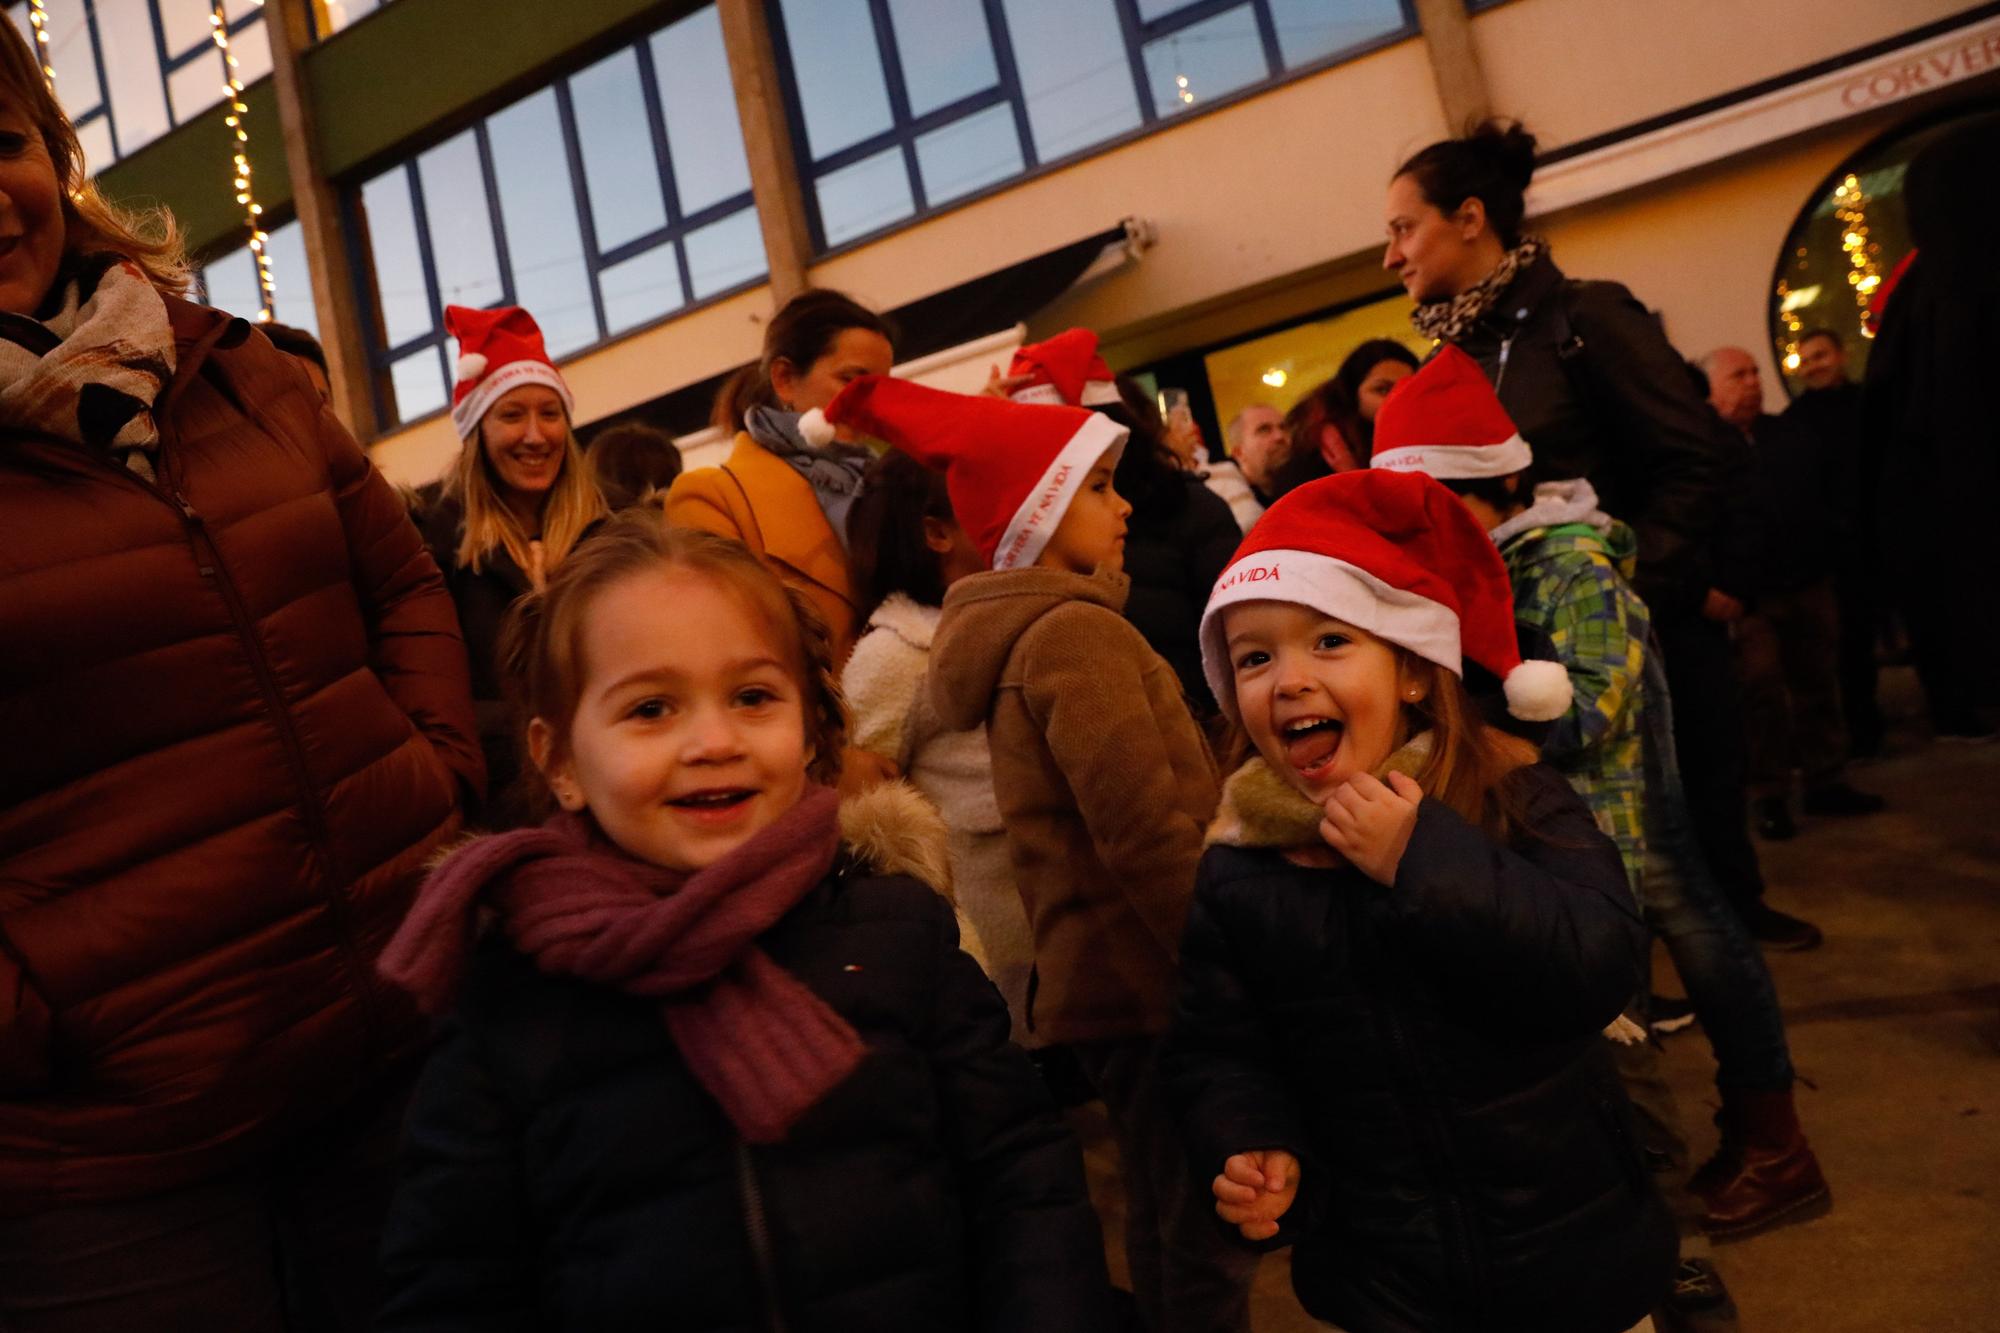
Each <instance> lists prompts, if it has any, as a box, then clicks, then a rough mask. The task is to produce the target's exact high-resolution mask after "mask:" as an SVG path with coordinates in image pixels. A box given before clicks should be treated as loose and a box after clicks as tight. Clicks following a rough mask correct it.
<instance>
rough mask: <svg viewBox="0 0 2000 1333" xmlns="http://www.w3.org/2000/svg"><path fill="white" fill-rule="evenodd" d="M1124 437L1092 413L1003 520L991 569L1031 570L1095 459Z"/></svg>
mask: <svg viewBox="0 0 2000 1333" xmlns="http://www.w3.org/2000/svg"><path fill="white" fill-rule="evenodd" d="M1127 434H1128V432H1127V431H1126V429H1125V428H1124V427H1123V426H1121V425H1119V424H1118V423H1117V422H1115V421H1113V420H1112V419H1111V418H1110V417H1107V416H1103V415H1100V414H1099V413H1096V412H1093V413H1091V414H1090V416H1089V418H1088V419H1087V420H1085V421H1084V423H1083V424H1082V425H1081V426H1079V427H1077V431H1076V434H1074V435H1072V436H1070V437H1069V440H1068V441H1067V442H1066V443H1065V444H1064V445H1063V447H1062V449H1061V450H1060V451H1059V452H1058V453H1057V454H1056V456H1055V457H1054V458H1053V459H1051V460H1050V462H1049V465H1048V467H1047V468H1046V469H1044V470H1043V472H1042V477H1041V480H1040V481H1037V482H1036V483H1035V485H1034V488H1033V489H1032V490H1030V491H1029V492H1028V496H1027V498H1026V499H1025V500H1023V501H1021V505H1020V508H1018V509H1016V510H1015V511H1014V517H1013V518H1011V519H1009V520H1008V522H1007V530H1006V531H1005V532H1003V533H1001V534H1000V545H999V546H997V547H995V548H994V551H993V568H995V569H1020V568H1023V567H1024V566H1027V565H1032V564H1034V563H1035V560H1036V558H1037V557H1038V556H1040V555H1041V553H1042V550H1043V548H1044V547H1046V546H1047V545H1048V544H1049V538H1050V537H1052V536H1054V535H1055V531H1056V528H1057V527H1059V526H1060V525H1061V524H1062V519H1063V515H1064V514H1065V513H1067V512H1068V511H1069V506H1070V502H1071V501H1072V500H1074V499H1076V493H1077V492H1078V491H1079V490H1081V489H1082V488H1083V481H1084V478H1086V477H1088V476H1089V475H1090V471H1091V469H1092V468H1094V467H1096V466H1097V461H1098V460H1099V459H1100V458H1103V457H1104V455H1105V454H1107V453H1109V452H1111V451H1112V450H1113V449H1116V448H1119V447H1120V446H1122V445H1123V444H1124V443H1125V437H1126V435H1127Z"/></svg>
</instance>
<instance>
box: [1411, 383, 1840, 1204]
mask: <svg viewBox="0 0 2000 1333" xmlns="http://www.w3.org/2000/svg"><path fill="white" fill-rule="evenodd" d="M1375 431H1376V434H1375V440H1376V446H1375V455H1374V459H1373V466H1375V467H1377V468H1385V469H1389V470H1392V471H1416V472H1423V473H1425V474H1427V475H1429V476H1431V477H1434V478H1436V479H1437V480H1439V481H1440V482H1442V483H1443V484H1444V485H1445V486H1446V487H1447V488H1449V489H1450V490H1451V491H1452V492H1453V493H1454V494H1456V495H1457V496H1458V497H1459V499H1460V500H1462V501H1463V502H1464V504H1465V506H1466V508H1467V509H1468V510H1470V511H1471V513H1472V514H1473V516H1474V517H1475V518H1476V519H1477V520H1478V521H1479V523H1480V524H1481V525H1482V526H1484V527H1485V528H1486V529H1488V531H1489V533H1490V536H1491V539H1492V541H1493V542H1494V544H1495V545H1497V546H1498V547H1499V550H1500V556H1501V559H1502V560H1503V561H1504V562H1505V564H1506V567H1507V573H1508V576H1509V578H1510V580H1511V582H1512V585H1513V593H1514V613H1515V615H1516V616H1517V617H1518V618H1519V619H1520V620H1521V621H1522V622H1524V623H1527V624H1530V625H1533V626H1535V627H1537V628H1538V629H1540V630H1542V631H1543V632H1544V633H1545V634H1546V635H1547V636H1548V638H1549V641H1550V643H1551V644H1552V646H1553V650H1554V653H1555V655H1556V656H1557V657H1559V658H1560V659H1561V660H1562V662H1563V664H1564V666H1565V667H1567V668H1568V671H1569V677H1570V680H1571V682H1572V683H1573V684H1574V686H1575V689H1576V698H1575V700H1574V702H1573V703H1572V705H1571V707H1570V709H1569V711H1568V712H1566V713H1564V714H1563V716H1562V717H1560V718H1558V719H1557V720H1556V721H1555V723H1554V725H1553V726H1552V727H1551V729H1550V730H1549V733H1548V734H1547V736H1546V737H1545V738H1544V739H1543V741H1542V754H1543V757H1544V758H1545V759H1547V760H1548V761H1549V763H1551V764H1552V765H1554V766H1555V767H1556V768H1557V769H1559V770H1560V771H1561V772H1562V773H1563V774H1564V775H1565V776H1567V777H1568V778H1569V780H1570V783H1571V785H1572V786H1574V787H1575V788H1576V790H1577V792H1578V793H1579V794H1580V795H1581V796H1582V797H1583V799H1584V801H1585V803H1586V804H1588V805H1589V806H1590V807H1591V809H1592V811H1593V812H1594V813H1595V814H1596V816H1597V821H1598V824H1599V825H1600V826H1601V827H1602V828H1603V829H1604V830H1605V832H1607V833H1609V834H1610V835H1611V836H1612V838H1613V839H1614V840H1615V841H1616V842H1617V843H1618V847H1619V851H1620V853H1621V855H1622V856H1623V857H1624V860H1625V868H1626V872H1627V874H1628V875H1629V876H1630V877H1631V882H1632V887H1633V890H1634V892H1635V893H1636V894H1637V896H1638V900H1639V903H1640V906H1641V908H1642V909H1643V911H1644V913H1645V917H1646V922H1647V924H1648V925H1649V926H1650V927H1652V929H1653V930H1654V931H1655V932H1656V933H1657V934H1658V935H1659V936H1660V937H1661V939H1662V940H1664V941H1665V943H1666V945H1667V951H1668V953H1669V955H1670V956H1671V957H1672V958H1673V960H1674V966H1675V968H1676V970H1678V971H1679V973H1680V975H1681V980H1682V983H1683V984H1684V985H1685V986H1686V987H1687V990H1688V995H1689V997H1690V998H1691V999H1692V1001H1693V1004H1694V1010H1695V1013H1696V1015H1698V1016H1699V1017H1700V1019H1701V1021H1702V1028H1703V1030H1704V1031H1705V1032H1706V1033H1707V1035H1708V1038H1709V1041H1710V1044H1711V1045H1712V1046H1713V1048H1714V1051H1715V1055H1716V1062H1717V1065H1716V1083H1717V1088H1718V1090H1719V1091H1720V1092H1721V1094H1722V1105H1723V1114H1722V1118H1721V1123H1722V1126H1723V1130H1724V1140H1725V1142H1724V1151H1723V1152H1722V1153H1721V1154H1719V1155H1718V1157H1717V1159H1716V1160H1715V1161H1714V1162H1713V1163H1711V1164H1710V1165H1708V1166H1706V1167H1704V1168H1703V1169H1702V1170H1701V1171H1699V1172H1697V1173H1696V1174H1695V1177H1694V1180H1693V1182H1692V1183H1693V1187H1694V1189H1695V1191H1696V1192H1697V1193H1698V1194H1699V1195H1700V1196H1701V1198H1702V1202H1703V1208H1702V1209H1698V1210H1693V1211H1696V1212H1698V1213H1699V1217H1698V1221H1699V1223H1700V1225H1701V1226H1702V1227H1703V1228H1704V1229H1705V1230H1708V1231H1710V1232H1712V1233H1715V1234H1718V1235H1732V1234H1740V1233H1742V1232H1745V1231H1750V1230H1756V1229H1758V1228H1760V1227H1763V1226H1766V1225H1769V1224H1770V1223H1772V1222H1775V1221H1779V1220H1781V1219H1787V1220H1790V1219H1798V1218H1800V1217H1803V1216H1806V1215H1810V1214H1811V1213H1812V1212H1813V1211H1814V1210H1823V1209H1824V1206H1825V1204H1826V1202H1827V1199H1828V1190H1827V1184H1826V1179H1825V1177H1824V1176H1823V1175H1822V1174H1821V1171H1820V1167H1819V1162H1818V1160H1817V1159H1816V1157H1815V1156H1814V1154H1813V1151H1812V1147H1811V1145H1810V1144H1809V1143H1808V1142H1807V1141H1806V1137H1805V1133H1804V1131H1803V1130H1802V1129H1801V1128H1800V1127H1799V1122H1798V1115H1797V1112H1796V1109H1795V1108H1794V1105H1793V1097H1792V1083H1793V1078H1794V1075H1793V1072H1792V1064H1791V1058H1790V1054H1789V1052H1788V1050H1787V1045H1786V1040H1785V1028H1784V1019H1783V1017H1782V1015H1781V1014H1780V1012H1779V1008H1778V997H1777V991H1776V988H1775V987H1774V986H1773V985H1772V982H1771V974H1770V971H1769V969H1768V968H1767V967H1766V966H1765V963H1764V958H1763V954H1762V953H1761V952H1760V951H1759V949H1758V948H1757V945H1756V942H1755V941H1754V940H1753V939H1752V938H1751V937H1750V934H1749V932H1748V931H1747V930H1746V929H1745V928H1744V926H1743V923H1742V921H1741V919H1740V918H1739V917H1738V916H1737V915H1736V913H1735V912H1734V911H1733V910H1732V909H1731V907H1730V906H1729V904H1728V902H1727V900H1726V899H1725V897H1724V895H1723V892H1722V889H1721V886H1720V885H1719V884H1717V883H1716V881H1715V879H1714V877H1713V875H1712V874H1711V873H1710V872H1709V870H1708V867H1707V864H1706V863H1705V861H1704V860H1703V858H1702V855H1701V851H1700V848H1699V846H1698V845H1697V844H1696V843H1695V840H1694V835H1693V830H1692V826H1691V824H1690V822H1689V818H1688V814H1687V809H1686V799H1685V797H1684V796H1683V795H1682V792H1681V784H1680V775H1679V765H1678V763H1677V762H1676V758H1675V753H1674V730H1673V714H1672V708H1673V705H1672V701H1671V698H1670V696H1669V694H1668V690H1667V679H1666V671H1665V668H1664V666H1663V665H1662V662H1661V659H1660V652H1659V645H1658V642H1657V640H1656V639H1655V638H1654V636H1653V632H1652V626H1651V616H1650V613H1649V612H1648V611H1647V608H1646V604H1645V603H1644V602H1643V601H1641V600H1640V598H1639V596H1638V594H1637V593H1635V592H1634V591H1633V590H1632V585H1631V582H1630V579H1631V575H1632V567H1633V562H1634V559H1635V557H1636V555H1637V552H1638V542H1637V540H1636V539H1635V538H1634V537H1633V535H1632V530H1631V529H1630V528H1628V527H1627V526H1626V525H1625V524H1623V523H1621V522H1619V521H1618V520H1617V519H1615V518H1612V517H1611V516H1610V515H1608V514H1605V513H1604V512H1602V511H1601V510H1599V509H1598V507H1597V493H1596V491H1595V490H1593V489H1592V488H1591V485H1590V483H1589V482H1588V481H1586V480H1583V479H1582V478H1575V479H1568V480H1556V481H1544V482H1542V483H1540V484H1539V485H1536V486H1534V487H1533V488H1532V489H1531V488H1530V487H1529V485H1528V484H1527V480H1526V475H1527V469H1528V467H1529V465H1530V464H1531V463H1532V462H1533V455H1532V453H1531V452H1530V450H1529V447H1528V445H1527V443H1526V442H1525V441H1524V440H1523V439H1522V438H1521V435H1520V433H1519V432H1518V431H1517V430H1516V429H1515V428H1514V423H1513V422H1512V421H1511V420H1510V419H1509V418H1508V416H1507V413H1506V410H1505V409H1504V408H1503V407H1502V406H1501V405H1500V400H1499V398H1498V397H1497V396H1496V395H1495V394H1494V392H1493V388H1492V386H1491V385H1490V384H1489V383H1488V382H1487V380H1486V377H1485V374H1484V373H1483V372H1482V371H1481V370H1480V368H1479V366H1478V364H1477V363H1475V362H1474V361H1473V360H1472V358H1471V357H1469V356H1467V355H1466V354H1465V353H1463V352H1461V351H1459V350H1458V349H1457V348H1455V347H1446V348H1445V349H1443V350H1442V351H1441V352H1439V354H1438V355H1437V356H1436V357H1434V358H1432V360H1431V361H1430V362H1429V363H1428V364H1427V365H1425V366H1424V368H1423V369H1422V370H1420V371H1418V372H1417V373H1416V374H1415V375H1412V376H1410V377H1409V378H1408V379H1406V380H1404V381H1403V382H1402V383H1401V384H1399V385H1398V386H1397V387H1396V389H1395V391H1394V392H1393V393H1391V394H1390V395H1389V398H1388V400H1387V401H1386V402H1385V403H1383V405H1382V411H1381V414H1380V416H1379V417H1377V419H1376V426H1375ZM1693 702H1694V705H1695V706H1699V701H1693ZM1635 1054H1636V1053H1635ZM1640 1058H1643V1056H1641V1057H1640ZM1642 1077H1643V1075H1642ZM1634 1095H1635V1096H1638V1097H1639V1100H1640V1104H1641V1107H1642V1109H1643V1110H1645V1111H1647V1112H1648V1113H1650V1114H1652V1115H1653V1116H1654V1118H1655V1119H1656V1120H1658V1121H1659V1122H1660V1125H1659V1132H1661V1133H1663V1134H1665V1135H1668V1136H1670V1137H1671V1138H1673V1139H1678V1138H1679V1136H1680V1135H1679V1127H1678V1125H1677V1124H1676V1123H1674V1122H1675V1121H1677V1120H1678V1115H1677V1113H1676V1112H1675V1111H1674V1110H1673V1108H1672V1107H1671V1105H1659V1106H1655V1105H1653V1104H1652V1102H1653V1098H1651V1097H1648V1096H1644V1095H1641V1091H1640V1085H1638V1084H1635V1085H1634ZM1685 1149H1686V1145H1685V1143H1684V1142H1673V1143H1670V1144H1669V1151H1670V1155H1671V1156H1673V1157H1674V1158H1676V1159H1679V1158H1680V1157H1682V1156H1684V1154H1685ZM1676 1187H1677V1186H1676ZM1677 1211H1678V1210H1677Z"/></svg>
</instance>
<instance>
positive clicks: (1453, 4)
mask: <svg viewBox="0 0 2000 1333" xmlns="http://www.w3.org/2000/svg"><path fill="white" fill-rule="evenodd" d="M1414 3H1415V6H1416V11H1417V26H1419V27H1420V28H1422V29H1423V32H1424V46H1425V48H1426V49H1427V50H1428V51H1429V53H1430V59H1431V76H1432V77H1433V78H1434V79H1436V80H1437V92H1438V105H1440V106H1442V107H1443V108H1444V120H1445V128H1446V129H1447V131H1448V132H1449V133H1451V134H1454V135H1457V134H1463V133H1465V131H1466V130H1467V129H1469V128H1470V127H1471V126H1473V125H1474V124H1477V123H1478V122H1479V121H1482V120H1484V119H1486V117H1487V116H1489V115H1491V114H1492V108H1493V98H1492V95H1491V94H1489V93H1488V92H1487V90H1486V75H1485V73H1484V71H1482V70H1481V69H1480V68H1479V50H1478V48H1477V47H1476V46H1474V45H1473V41H1472V16H1471V15H1470V14H1468V13H1466V12H1465V0H1414Z"/></svg>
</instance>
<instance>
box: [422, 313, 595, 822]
mask: <svg viewBox="0 0 2000 1333" xmlns="http://www.w3.org/2000/svg"><path fill="white" fill-rule="evenodd" d="M444 317H445V328H446V330H447V331H448V332H449V333H450V334H451V335H452V337H454V338H456V339H458V345H459V352H460V355H459V359H458V367H457V371H458V383H457V385H456V387H455V388H454V389H453V392H452V408H451V420H452V425H453V426H454V427H456V429H457V430H458V434H459V438H460V439H461V440H463V441H464V447H463V448H462V449H461V450H460V451H459V457H458V464H457V466H456V467H455V468H454V469H453V470H452V472H451V474H450V475H449V476H448V477H446V478H445V480H444V482H443V484H442V485H441V486H439V487H437V488H436V490H435V492H426V493H425V495H424V498H423V499H422V501H421V502H420V505H419V510H420V512H419V513H418V514H417V515H416V520H417V526H418V527H419V528H420V529H421V530H422V531H423V534H424V542H425V544H426V545H427V546H428V547H429V548H430V552H431V558H432V559H434V560H436V561H437V563H438V568H439V569H441V570H443V571H444V580H445V586H446V587H448V588H449V589H450V590H451V600H452V603H453V605H455V606H456V607H457V608H458V619H459V624H460V625H461V626H462V627H463V629H464V631H465V646H466V652H467V655H468V657H469V658H470V659H471V666H472V698H473V702H474V703H475V704H476V705H477V707H478V709H479V740H480V744H481V746H482V747H483V748H484V750H485V752H486V774H487V790H488V791H489V792H490V793H491V795H492V797H493V803H492V807H491V808H489V809H488V810H487V811H486V822H487V824H488V825H489V826H505V825H508V824H511V823H517V822H519V819H520V817H521V806H522V801H521V799H520V798H519V796H518V794H517V793H515V792H514V791H513V790H512V788H513V787H514V783H515V779H516V777H517V776H518V774H519V772H520V769H521V752H520V722H519V719H518V718H516V717H515V715H514V714H513V712H512V711H511V710H510V709H509V708H508V707H507V705H506V703H505V702H504V700H503V699H502V697H501V696H502V691H501V686H500V673H499V668H498V663H497V661H496V655H497V654H498V652H499V641H500V625H501V622H502V620H503V619H504V618H505V617H506V614H507V608H508V607H510V606H512V605H513V603H514V599H515V598H517V597H520V596H521V595H522V594H524V593H526V592H528V591H529V590H531V589H533V588H538V587H540V586H541V585H542V584H543V582H544V581H546V580H547V578H548V576H549V575H550V574H552V573H553V572H554V571H555V569H556V568H557V566H559V565H561V564H562V562H563V560H564V558H565V557H567V556H568V554H569V552H570V550H571V549H572V548H573V547H574V546H575V545H576V544H577V543H578V542H579V541H581V540H583V535H584V533H585V532H586V531H587V530H588V529H589V527H590V525H591V524H593V523H595V522H597V521H598V520H599V519H601V518H603V517H604V515H605V513H606V512H607V511H606V506H605V503H604V497H603V495H602V494H601V493H600V492H599V491H598V488H597V483H596V481H595V480H594V479H593V478H592V476H591V470H590V466H589V464H588V463H587V462H586V461H585V459H584V456H583V451H582V449H581V448H580V447H579V446H578V444H577V440H576V434H575V432H574V431H573V430H571V428H570V427H571V417H572V414H573V412H574V410H575V402H574V401H573V400H572V398H571V397H570V391H569V385H568V383H567V382H566V381H564V379H563V377H562V372H560V371H558V370H557V369H556V368H555V365H554V363H553V362H551V361H550V360H549V356H548V350H547V348H546V347H545V346H544V345H543V342H542V332H541V329H540V328H539V327H537V326H536V324H535V319H534V316H533V315H530V314H529V313H528V312H527V311H525V310H523V309H521V308H520V307H519V306H502V307H500V308H499V309H496V310H473V309H470V308H468V307H465V306H456V305H455V306H447V307H445V312H444Z"/></svg>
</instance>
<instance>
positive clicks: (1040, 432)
mask: <svg viewBox="0 0 2000 1333" xmlns="http://www.w3.org/2000/svg"><path fill="white" fill-rule="evenodd" d="M835 426H846V427H849V428H851V429H853V430H855V431H857V432H859V433H861V434H863V435H868V436H872V437H873V438H875V439H878V440H886V441H887V442H888V443H890V444H892V445H894V446H895V447H896V448H898V449H901V450H902V451H903V452H904V453H906V454H909V455H910V456H911V457H912V458H915V459H916V460H917V461H918V462H920V463H922V464H923V465H924V466H926V467H929V468H933V469H941V470H942V471H943V472H944V476H945V490H946V492H947V493H949V494H950V496H951V508H952V512H953V513H954V514H955V515H957V517H958V522H959V525H960V526H961V527H963V528H964V529H965V533H966V535H967V536H968V537H970V538H972V540H973V543H974V544H975V545H977V546H978V547H979V554H980V556H981V557H982V558H983V559H984V560H985V561H986V563H987V564H988V565H989V566H991V567H992V568H994V569H1017V568H1020V567H1022V566H1024V565H1032V564H1034V563H1035V557H1037V556H1039V555H1040V554H1041V553H1042V548H1043V547H1045V546H1047V545H1048V544H1049V537H1050V536H1051V535H1052V534H1053V533H1054V532H1055V530H1056V526H1057V525H1058V524H1059V523H1061V522H1062V517H1063V514H1064V513H1066V512H1067V511H1068V509H1069V506H1070V502H1071V501H1072V500H1074V499H1075V498H1076V495H1077V492H1078V491H1080V490H1082V489H1083V480H1084V478H1085V477H1087V476H1089V475H1090V470H1091V469H1092V468H1094V467H1095V466H1097V463H1098V461H1099V460H1100V459H1102V458H1103V457H1104V456H1105V455H1106V454H1107V453H1111V452H1112V451H1113V450H1116V449H1119V448H1122V447H1123V446H1124V443H1125V436H1126V430H1125V427H1123V426H1121V425H1119V424H1118V423H1116V422H1114V421H1112V420H1111V419H1110V418H1109V417H1107V416H1104V415H1103V414H1101V413H1098V412H1087V411H1085V410H1084V409H1082V408H1080V407H1048V406H1042V405H1038V404H1033V403H1015V402H1009V401H1008V400H1007V399H1005V398H987V397H971V396H968V395H966V394H962V393H946V392H945V391H944V390H942V389H933V388H929V387H928V386H926V385H922V384H913V383H911V382H910V381H909V380H898V379H889V378H886V377H884V376H881V375H863V376H861V377H860V378H859V379H856V380H854V381H853V382H852V383H850V384H849V385H848V386H847V387H846V388H844V389H842V390H841V391H840V396H839V397H837V398H835V399H834V400H833V401H832V402H831V403H829V404H827V406H826V410H825V412H824V413H822V412H821V411H820V410H819V409H818V408H814V409H813V410H812V411H810V412H807V413H806V414H805V415H804V416H802V417H800V418H799V432H800V434H802V435H803V436H804V437H805V438H806V440H807V441H808V442H809V443H812V444H815V445H821V444H825V443H828V442H830V441H831V440H832V439H833V428H834V427H835Z"/></svg>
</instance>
